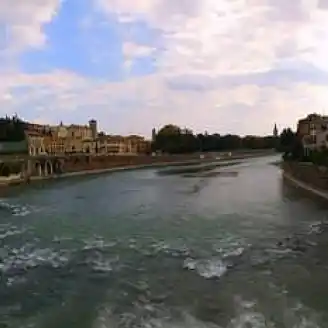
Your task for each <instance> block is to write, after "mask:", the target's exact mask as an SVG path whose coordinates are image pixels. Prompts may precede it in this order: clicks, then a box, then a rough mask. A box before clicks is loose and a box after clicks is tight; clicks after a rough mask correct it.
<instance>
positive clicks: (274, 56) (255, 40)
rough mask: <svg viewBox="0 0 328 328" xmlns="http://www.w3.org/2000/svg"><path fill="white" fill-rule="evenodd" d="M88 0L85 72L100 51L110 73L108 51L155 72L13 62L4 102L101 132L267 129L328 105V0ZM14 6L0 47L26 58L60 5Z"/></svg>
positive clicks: (4, 11)
mask: <svg viewBox="0 0 328 328" xmlns="http://www.w3.org/2000/svg"><path fill="white" fill-rule="evenodd" d="M93 1H94V4H95V8H96V9H97V10H96V11H92V10H91V11H90V12H89V16H88V15H83V17H81V22H80V23H81V24H80V28H81V35H76V37H77V38H76V39H77V40H79V38H81V37H82V38H83V36H84V37H85V36H86V35H88V37H87V38H86V37H85V38H84V39H82V41H81V42H85V43H87V42H89V43H88V44H89V45H90V49H91V50H92V51H91V50H90V53H92V55H91V54H90V56H89V57H90V67H92V61H93V60H94V58H96V59H97V65H98V66H97V67H102V68H103V70H104V71H105V70H106V67H108V66H109V61H110V59H109V56H108V54H110V55H111V56H112V57H111V58H114V57H115V58H116V59H117V58H120V59H117V63H118V65H117V66H124V67H125V69H128V70H129V69H130V68H131V65H132V64H133V66H134V65H140V66H139V69H140V70H142V69H143V67H142V66H141V64H140V62H141V60H140V59H147V58H149V57H150V58H155V59H156V61H155V69H154V70H151V73H147V74H140V76H138V77H136V76H134V74H133V72H131V71H130V74H126V75H124V74H122V75H123V77H120V78H117V79H116V80H115V79H114V78H113V76H110V74H108V76H101V78H100V77H99V76H98V78H97V77H96V76H95V75H91V74H89V75H87V74H86V73H85V72H83V71H82V70H81V71H80V72H79V73H78V72H77V70H75V72H76V73H73V72H72V71H71V70H70V67H69V66H68V67H65V68H62V69H60V68H58V69H55V70H51V71H50V70H49V71H47V72H45V73H42V74H36V73H34V74H27V73H23V72H21V71H20V70H18V69H17V67H16V69H13V70H11V71H6V72H4V74H2V75H0V108H2V109H3V110H6V111H7V112H8V113H10V112H12V113H13V112H17V113H20V114H21V115H22V116H24V117H25V118H28V119H31V120H39V121H48V122H49V123H58V122H59V121H61V120H64V121H67V122H74V121H76V122H78V123H82V122H86V121H87V120H88V119H89V118H91V117H95V118H97V119H98V120H99V121H100V126H101V128H102V129H104V130H106V131H109V132H112V133H123V134H127V133H140V134H146V135H149V134H150V132H151V128H152V127H153V126H156V127H159V126H161V125H163V124H166V123H176V124H179V125H182V126H189V127H191V128H192V129H194V130H195V131H204V130H208V131H210V132H219V133H229V132H230V133H241V134H251V133H258V134H265V133H271V131H272V127H273V125H274V123H275V122H277V123H278V125H279V126H280V127H283V126H286V125H291V126H294V124H295V122H296V120H297V118H298V117H300V116H304V115H306V114H307V113H308V112H312V111H318V112H322V111H323V110H324V109H325V108H327V107H328V96H326V91H325V90H326V89H327V83H328V61H327V58H328V46H327V44H328V42H326V41H328V32H327V31H328V23H327V22H328V20H327V18H328V10H326V9H327V8H328V6H327V4H328V2H327V1H326V0H321V1H320V0H317V1H315V0H293V1H282V0H140V1H131V0H93ZM10 3H11V2H10V1H9V0H6V1H5V2H3V1H2V2H1V3H0V22H4V24H5V26H6V28H7V30H8V33H9V34H8V35H10V38H3V39H4V40H5V41H3V40H0V47H2V49H4V50H5V51H9V50H10V51H11V52H15V53H17V54H19V53H21V52H23V51H25V50H26V49H30V48H36V49H38V48H40V47H42V46H44V44H45V43H46V40H47V36H46V34H45V32H44V26H45V25H46V24H47V23H49V22H51V21H52V20H53V18H54V17H55V16H56V14H57V12H58V10H59V8H60V6H61V4H60V3H59V1H55V0H43V1H41V0H39V1H37V0H30V1H29V2H26V3H25V5H22V4H20V5H17V6H10ZM21 3H23V2H21ZM59 15H60V13H59ZM106 22H107V23H108V24H107V25H106V24H105V23H106ZM100 23H101V25H102V26H106V28H110V29H112V31H113V30H114V31H115V38H116V42H117V43H116V44H115V47H114V45H113V44H110V46H109V43H110V42H109V41H110V39H105V34H106V33H105V30H102V31H103V33H99V31H98V30H97V29H95V28H94V26H93V25H97V24H100ZM90 26H91V27H92V28H91V27H90ZM97 26H98V25H97ZM137 28H138V31H136V30H135V31H131V29H137ZM15 31H16V32H15ZM17 31H20V33H18V32H17ZM62 31H63V30H62V29H61V32H62ZM86 31H88V33H86ZM61 37H62V38H68V37H71V36H70V33H69V31H67V35H66V34H65V35H63V34H61ZM105 40H106V42H105ZM96 41H97V42H96ZM117 44H118V45H119V46H117ZM72 46H73V45H72ZM0 49H1V48H0ZM55 53H56V52H55ZM106 54H107V55H106ZM121 59H122V61H123V63H121V62H120V61H119V60H121ZM76 61H78V58H76ZM119 64H124V65H119ZM83 65H87V61H84V62H83ZM52 67H53V66H52ZM106 72H107V71H106ZM106 74H107V73H106ZM117 75H118V76H120V75H119V74H117ZM106 77H107V78H106Z"/></svg>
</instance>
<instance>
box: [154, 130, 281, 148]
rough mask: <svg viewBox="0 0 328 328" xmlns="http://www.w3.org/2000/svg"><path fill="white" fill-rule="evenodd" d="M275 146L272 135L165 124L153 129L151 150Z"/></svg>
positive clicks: (274, 139)
mask: <svg viewBox="0 0 328 328" xmlns="http://www.w3.org/2000/svg"><path fill="white" fill-rule="evenodd" d="M275 146H276V138H274V137H273V136H266V137H256V136H246V137H240V136H238V135H230V134H228V135H224V136H221V135H219V134H207V133H204V134H197V135H195V134H193V132H192V131H191V130H189V129H182V128H180V127H178V126H176V125H172V124H169V125H165V126H164V127H162V128H161V129H160V130H159V131H158V132H157V133H155V130H153V142H152V151H162V152H164V153H170V154H178V153H180V154H182V153H192V152H198V151H201V152H210V151H224V150H235V149H272V148H275Z"/></svg>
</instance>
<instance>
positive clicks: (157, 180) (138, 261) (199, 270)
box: [0, 158, 328, 328]
mask: <svg viewBox="0 0 328 328" xmlns="http://www.w3.org/2000/svg"><path fill="white" fill-rule="evenodd" d="M273 160H275V158H262V159H254V160H247V161H245V162H243V163H239V164H236V165H234V166H233V168H232V167H225V168H223V167H216V168H212V170H210V171H209V172H217V171H218V172H223V171H224V170H225V171H226V172H232V171H233V172H236V173H238V174H236V175H230V176H229V174H226V176H224V177H223V176H220V175H216V174H212V175H208V176H206V177H204V176H202V175H200V176H198V175H197V174H196V175H194V176H192V177H187V176H185V174H184V173H182V172H180V173H179V174H169V175H161V174H160V175H159V174H157V173H158V171H157V170H144V171H131V172H120V173H116V174H111V175H103V176H99V177H93V178H87V179H86V178H83V179H81V180H78V179H75V180H74V181H72V183H70V182H69V181H68V180H66V181H62V182H60V183H49V184H44V185H43V186H42V188H39V187H31V188H27V189H25V192H21V191H19V192H16V193H15V192H12V193H11V194H10V196H9V197H7V198H5V199H2V200H1V203H0V204H1V205H0V242H1V248H0V272H1V281H0V327H1V325H2V326H3V327H10V328H12V327H47V328H48V327H50V328H52V327H61V328H66V327H67V328H74V327H78V328H87V327H88V328H91V327H92V328H93V327H147V328H148V327H154V328H155V327H156V328H158V327H188V328H190V327H204V328H205V327H219V328H239V327H243V328H244V327H245V328H246V327H252V328H253V327H279V328H280V327H287V328H303V327H309V328H310V327H311V328H313V327H323V328H325V327H327V326H328V317H327V314H328V310H327V309H328V303H327V297H326V295H327V293H328V284H327V279H326V277H327V273H328V261H327V257H326V251H325V250H326V249H327V246H328V245H327V242H328V238H327V237H328V236H327V234H326V231H327V224H328V220H327V214H326V213H327V211H326V209H327V207H326V205H324V204H323V203H321V202H318V201H317V200H316V199H309V198H308V197H307V195H306V194H302V193H300V192H299V190H298V189H295V188H293V187H292V186H290V185H289V184H287V183H285V182H284V180H283V179H282V178H281V173H280V171H279V167H277V166H274V165H270V163H271V162H272V161H273ZM19 213H25V214H24V215H18V214H19Z"/></svg>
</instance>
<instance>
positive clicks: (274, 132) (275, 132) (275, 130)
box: [273, 124, 278, 138]
mask: <svg viewBox="0 0 328 328" xmlns="http://www.w3.org/2000/svg"><path fill="white" fill-rule="evenodd" d="M273 136H274V137H275V138H277V137H278V128H277V124H275V125H274V128H273Z"/></svg>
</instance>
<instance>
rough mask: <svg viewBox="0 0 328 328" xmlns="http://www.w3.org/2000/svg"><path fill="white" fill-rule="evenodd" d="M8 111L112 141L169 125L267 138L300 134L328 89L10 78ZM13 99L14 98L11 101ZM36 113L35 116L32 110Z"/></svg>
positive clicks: (5, 81) (5, 84)
mask: <svg viewBox="0 0 328 328" xmlns="http://www.w3.org/2000/svg"><path fill="white" fill-rule="evenodd" d="M1 87H2V88H1V89H0V90H1V91H0V108H4V106H5V107H6V112H7V113H15V112H18V113H20V114H21V115H22V116H23V117H24V118H26V119H31V120H33V121H42V122H45V121H47V122H48V123H52V124H57V123H58V122H60V121H61V120H63V121H64V122H67V123H69V122H77V123H85V122H87V121H88V120H89V119H90V118H91V117H95V118H97V119H98V120H99V123H100V128H101V129H104V130H106V131H109V132H111V133H123V134H128V133H138V134H142V135H147V136H149V135H150V133H151V128H152V127H153V126H155V127H159V126H161V125H163V124H167V123H172V122H174V123H176V124H179V125H181V126H188V127H191V128H192V129H194V130H195V131H196V132H201V131H205V130H207V131H210V132H219V133H241V134H252V133H258V134H266V133H270V132H271V130H272V126H273V123H274V122H277V123H278V124H279V126H280V127H282V126H285V125H291V126H294V123H295V116H296V117H297V116H303V115H305V114H306V113H307V112H308V110H309V108H311V110H312V109H313V108H317V109H321V108H323V106H324V105H325V104H327V103H328V96H326V92H325V86H320V85H316V86H313V85H311V84H309V83H304V82H302V83H297V84H293V85H290V86H286V88H284V89H278V88H276V87H275V86H270V85H266V86H258V85H255V84H253V85H250V84H240V85H233V86H231V87H229V88H226V87H223V86H216V87H213V88H204V90H202V93H201V94H200V93H199V92H198V91H195V90H183V91H177V90H174V89H172V88H171V87H170V85H169V84H168V81H167V80H166V78H159V77H158V76H157V75H156V74H154V75H149V76H144V77H139V78H130V79H128V80H126V81H121V82H106V81H99V80H91V79H89V78H85V77H83V76H79V75H77V74H72V73H70V72H67V71H54V72H50V73H46V74H34V75H30V74H18V73H10V74H7V75H6V76H4V77H3V78H1ZM8 95H9V96H8ZM31 109H33V111H32V110H31Z"/></svg>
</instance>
